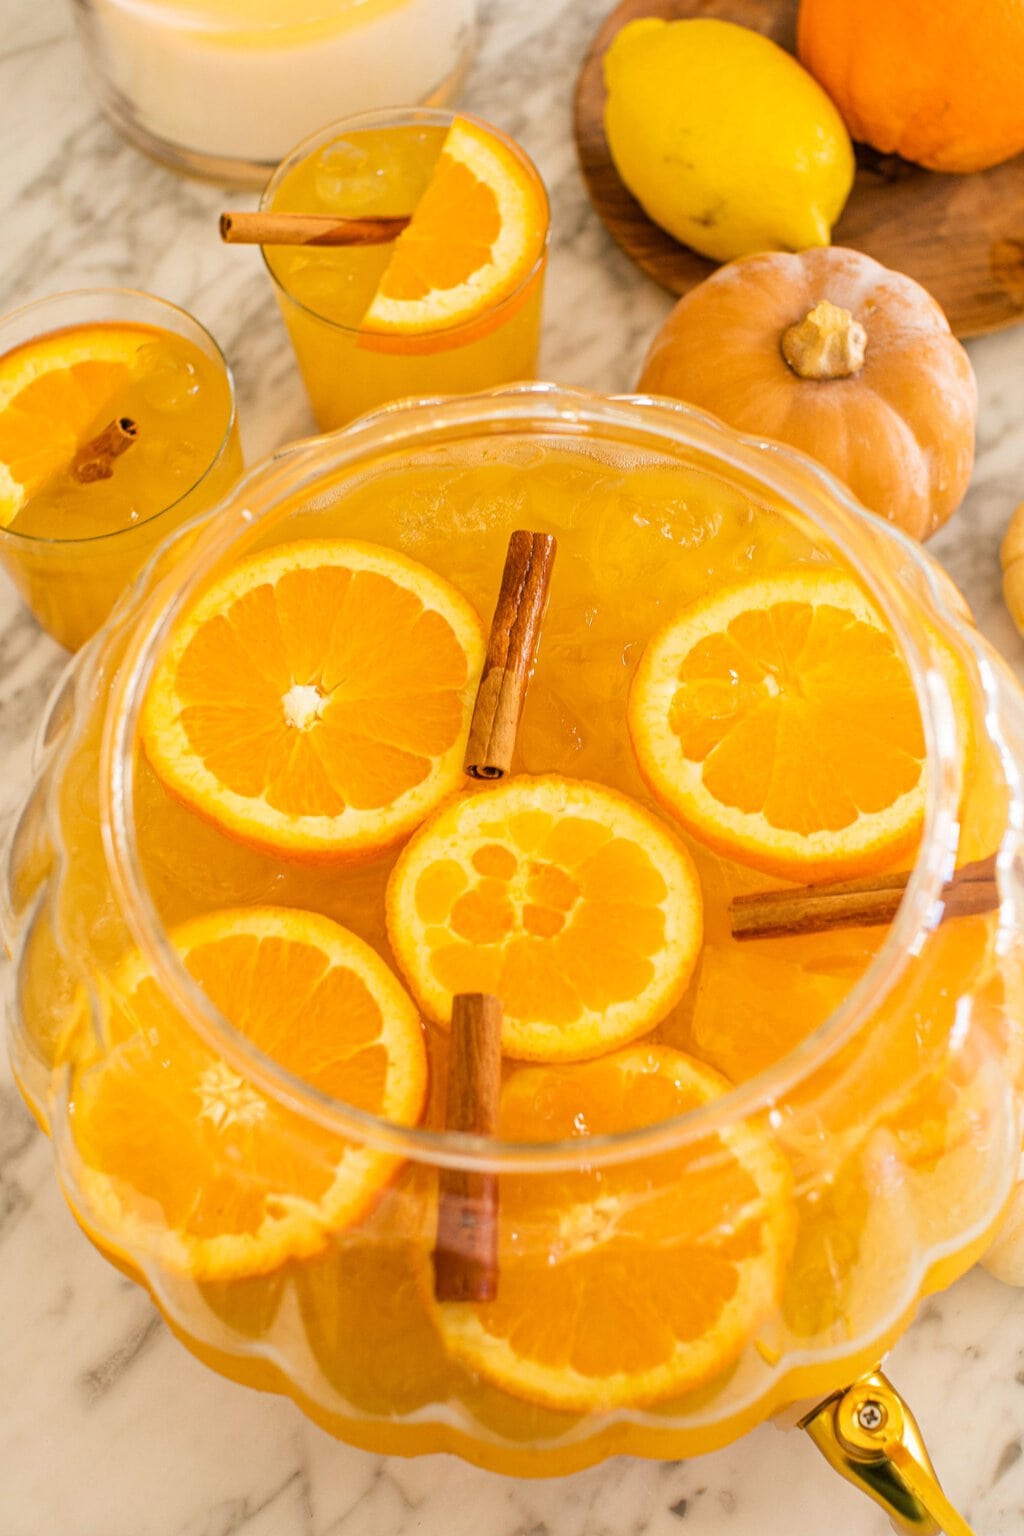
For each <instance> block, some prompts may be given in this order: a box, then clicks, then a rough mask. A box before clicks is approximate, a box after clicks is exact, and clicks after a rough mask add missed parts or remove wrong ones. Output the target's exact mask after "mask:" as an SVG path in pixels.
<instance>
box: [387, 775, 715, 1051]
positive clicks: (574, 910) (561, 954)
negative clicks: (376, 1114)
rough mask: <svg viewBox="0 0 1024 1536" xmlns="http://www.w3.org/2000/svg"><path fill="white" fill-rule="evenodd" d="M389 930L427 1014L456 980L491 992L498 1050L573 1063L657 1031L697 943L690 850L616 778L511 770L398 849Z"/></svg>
mask: <svg viewBox="0 0 1024 1536" xmlns="http://www.w3.org/2000/svg"><path fill="white" fill-rule="evenodd" d="M387 921H388V936H389V938H390V941H391V947H392V950H393V952H394V954H395V958H396V959H397V961H398V964H399V966H400V967H401V970H402V972H403V974H404V976H405V978H406V980H407V982H408V984H409V987H410V989H411V990H412V992H413V995H414V996H415V997H416V999H417V1001H418V1002H419V1004H420V1007H421V1008H422V1009H423V1011H424V1012H425V1013H426V1014H427V1015H428V1016H429V1017H430V1018H431V1019H433V1020H434V1021H435V1022H436V1023H438V1024H441V1025H446V1024H447V1023H448V1021H449V1020H450V1018H451V1011H452V1001H453V998H454V996H455V994H456V993H460V992H490V993H493V994H495V995H496V996H497V997H500V998H501V1001H502V1008H503V1015H504V1019H503V1025H502V1049H503V1051H504V1052H505V1054H506V1055H508V1056H515V1057H519V1058H521V1059H528V1060H546V1061H576V1060H580V1059H582V1058H585V1057H590V1056H597V1055H600V1054H601V1053H602V1052H604V1051H609V1050H612V1049H613V1048H614V1047H615V1046H617V1045H622V1044H624V1043H625V1042H626V1041H628V1040H635V1039H636V1038H637V1037H638V1036H639V1035H642V1034H645V1033H646V1032H647V1031H648V1030H651V1029H653V1028H654V1026H655V1025H656V1024H657V1023H658V1021H659V1020H660V1019H662V1018H663V1017H664V1016H665V1014H666V1013H668V1012H669V1010H670V1009H671V1008H672V1007H673V1006H674V1005H675V1004H676V1003H677V1002H678V1001H679V999H680V997H681V996H682V994H683V992H684V991H685V989H686V986H687V984H688V982H689V980H690V976H691V974H692V971H693V968H694V965H695V964H696V961H697V956H698V953H699V950H700V943H701V934H702V901H701V892H700V884H699V881H698V879H697V873H696V870H695V869H694V866H693V861H692V860H691V858H690V856H689V854H688V853H687V851H686V849H685V848H684V847H683V845H682V843H680V842H679V840H678V839H677V838H676V837H675V835H674V834H673V833H672V832H671V831H670V830H669V829H668V827H666V826H665V825H664V823H663V822H661V821H660V820H659V819H658V818H657V817H656V816H652V815H651V814H650V812H649V811H646V810H644V809H643V807H641V806H639V805H637V804H636V802H635V801H632V800H630V799H628V798H627V797H626V796H625V795H621V794H618V793H617V792H616V791H614V790H610V789H606V788H604V787H603V786H602V785H599V784H589V783H586V782H584V781H582V780H578V779H567V778H562V777H560V776H558V775H556V774H550V775H543V776H540V777H536V778H534V777H531V776H530V775H527V774H521V775H516V776H515V777H513V778H510V779H506V780H505V781H504V782H503V783H501V784H498V785H496V786H495V787H494V788H493V789H489V790H482V791H480V792H479V793H477V794H470V795H466V796H463V797H462V798H460V799H457V800H455V801H453V802H451V803H450V804H448V805H446V806H443V807H442V808H441V809H440V810H439V811H438V812H437V813H436V814H435V815H434V816H433V817H431V819H430V820H429V821H428V822H427V823H426V824H425V825H424V826H423V827H422V828H421V829H420V830H419V832H418V833H417V834H416V835H415V836H414V837H413V838H412V839H411V841H410V842H409V843H408V845H407V846H406V847H405V849H403V851H402V853H401V855H400V857H399V860H398V863H397V864H396V865H395V868H394V870H393V872H392V875H391V878H390V880H389V882H388V889H387Z"/></svg>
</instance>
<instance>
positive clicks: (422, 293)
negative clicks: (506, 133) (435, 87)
mask: <svg viewBox="0 0 1024 1536" xmlns="http://www.w3.org/2000/svg"><path fill="white" fill-rule="evenodd" d="M547 227H548V209H547V199H546V197H545V195H544V189H543V186H542V184H541V182H540V180H539V178H538V176H537V175H536V173H535V172H534V171H533V169H532V167H531V166H530V165H529V163H528V162H527V161H525V160H524V159H523V157H522V156H521V155H519V154H517V153H516V151H515V149H514V148H513V147H512V146H511V145H509V144H507V143H505V142H504V141H503V140H502V139H500V138H498V137H497V136H496V135H495V134H493V133H490V132H488V130H487V129H486V128H484V127H483V126H482V124H480V123H474V122H471V121H470V120H469V119H468V118H463V117H459V118H456V119H455V121H454V122H453V123H452V125H451V127H450V128H449V130H448V133H447V134H446V136H445V141H444V145H443V147H442V149H441V154H440V157H439V159H438V162H437V166H436V168H435V170H434V174H433V176H432V178H431V180H430V182H429V184H428V186H427V189H426V191H425V192H424V194H423V196H422V197H421V199H420V201H419V203H418V205H417V207H416V209H415V212H414V213H413V216H412V221H411V222H410V224H409V226H408V228H406V229H405V230H403V232H402V233H401V235H399V237H398V239H397V240H396V241H395V247H394V250H393V252H392V255H391V260H390V261H389V262H388V265H387V267H386V268H385V270H384V274H383V276H382V277H381V280H380V283H379V284H378V286H377V291H376V293H375V294H374V296H373V299H372V300H371V302H370V306H369V308H368V309H367V311H366V314H365V316H364V318H363V325H362V329H363V333H364V337H368V338H369V339H370V344H373V339H375V338H396V339H397V338H403V337H404V338H409V337H421V338H422V337H423V336H424V335H425V334H427V333H430V332H435V331H444V330H450V329H451V328H452V327H453V326H461V325H463V324H465V323H467V322H469V321H472V320H475V319H477V318H478V317H480V316H482V315H483V314H484V313H485V312H486V311H488V310H492V309H494V308H495V307H496V306H497V305H499V304H502V303H503V301H504V300H506V299H508V298H509V297H510V296H511V295H512V294H513V293H515V291H516V290H517V289H518V288H519V287H520V285H521V284H522V283H523V282H524V280H525V279H526V278H527V277H528V275H529V274H530V272H531V270H532V269H533V268H534V267H535V266H536V265H537V262H538V260H539V258H540V256H541V254H542V252H543V249H544V242H545V239H546V238H547ZM442 344H443V343H442Z"/></svg>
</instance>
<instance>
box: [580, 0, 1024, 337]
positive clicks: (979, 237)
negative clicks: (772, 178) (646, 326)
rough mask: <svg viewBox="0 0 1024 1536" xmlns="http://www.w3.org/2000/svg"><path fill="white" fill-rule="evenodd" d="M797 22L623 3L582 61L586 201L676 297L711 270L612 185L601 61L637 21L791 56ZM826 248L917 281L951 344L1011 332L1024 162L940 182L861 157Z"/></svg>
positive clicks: (1018, 278) (1017, 304) (768, 6)
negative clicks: (713, 32)
mask: <svg viewBox="0 0 1024 1536" xmlns="http://www.w3.org/2000/svg"><path fill="white" fill-rule="evenodd" d="M796 13H797V0H622V3H621V4H620V5H617V6H616V8H615V10H614V11H612V13H611V15H610V16H609V17H608V19H607V20H606V21H605V23H604V25H603V26H602V27H601V29H600V31H599V32H598V33H597V36H596V37H595V38H594V41H593V43H592V45H591V48H590V52H589V53H588V54H587V57H586V59H585V60H584V63H583V68H582V70H581V71H580V76H579V80H578V82H577V87H576V108H575V133H576V148H577V150H578V153H579V158H580V165H581V166H582V169H583V176H584V179H585V181H586V184H587V190H588V191H589V193H590V198H591V201H592V202H593V204H594V207H595V208H596V210H597V212H598V214H599V216H600V218H601V219H602V221H603V222H604V224H605V226H606V228H607V229H608V231H609V233H610V234H611V235H612V236H613V238H614V239H615V240H616V241H617V242H618V244H619V245H620V246H621V247H622V249H623V250H624V251H625V252H626V254H627V255H628V256H630V257H632V259H633V260H634V261H635V262H636V263H637V265H638V266H639V267H641V268H642V270H643V271H644V272H646V273H647V274H648V275H649V276H650V277H653V278H654V279H655V281H656V282H658V283H660V284H661V285H662V287H663V288H668V289H669V290H670V292H672V293H678V294H683V293H686V292H688V291H689V289H691V288H692V287H694V285H695V284H697V283H699V282H701V281H702V280H703V279H704V278H705V277H707V276H708V274H709V273H710V272H712V271H713V270H714V268H715V263H714V262H711V261H707V260H705V258H704V257H703V256H698V255H697V253H696V252H695V251H692V250H690V249H689V247H688V246H685V245H680V244H679V242H678V241H677V240H674V239H673V238H672V236H671V235H669V234H666V232H665V231H664V230H663V229H659V228H658V226H657V225H656V224H654V223H652V222H651V220H650V219H649V218H648V217H647V215H646V214H645V213H644V211H643V209H642V208H641V207H640V204H639V203H638V202H637V201H636V199H635V198H634V197H633V196H632V195H631V194H630V193H629V192H628V191H627V190H626V188H625V186H624V185H623V183H622V181H621V180H620V178H619V174H618V172H617V171H616V169H615V166H614V165H613V164H612V158H611V155H610V153H609V150H608V141H607V140H606V138H605V136H604V101H605V89H604V72H603V61H604V54H605V51H606V49H607V48H608V46H609V44H610V43H611V40H612V38H613V37H614V36H615V34H616V32H618V31H619V29H620V27H623V26H625V24H626V22H627V21H633V20H634V19H635V18H636V17H638V16H661V17H664V18H666V19H668V20H674V19H677V18H679V17H684V16H714V17H717V18H719V19H720V20H722V21H734V22H738V23H739V24H740V25H741V26H746V27H752V28H754V29H755V30H756V31H758V32H763V33H765V34H766V36H768V37H770V38H772V39H773V40H774V41H775V42H777V43H779V44H781V46H782V47H784V48H788V49H789V50H790V52H795V51H796ZM832 239H833V243H834V244H835V245H847V246H853V247H854V249H855V250H858V251H865V252H867V254H868V255H869V256H874V257H875V259H876V260H877V261H880V262H883V263H884V265H885V266H887V267H894V268H896V269H897V270H898V271H901V272H907V273H909V275H910V276H911V277H913V278H916V280H917V281H918V282H919V283H922V284H923V285H924V287H925V288H927V289H928V291H929V292H930V293H932V294H934V296H935V297H936V298H937V299H938V301H939V303H940V304H941V305H942V307H943V309H944V310H945V311H946V314H947V316H948V317H949V323H950V325H951V326H952V328H953V330H954V331H955V332H956V334H957V335H958V336H980V335H982V334H983V333H984V332H986V331H997V330H1000V329H1002V327H1004V326H1007V325H1016V324H1017V323H1018V322H1019V321H1021V320H1024V155H1018V157H1017V158H1016V159H1015V160H1008V161H1007V162H1006V163H1005V164H1004V165H997V166H995V167H994V168H993V169H992V170H990V171H977V172H975V173H974V174H973V175H970V176H944V175H939V174H937V173H936V172H934V171H925V170H922V169H921V167H920V166H916V165H911V164H910V163H909V161H906V160H901V159H899V157H898V156H896V155H879V154H878V153H876V151H874V150H873V149H870V148H868V147H867V146H866V145H858V146H857V177H856V181H855V183H854V187H853V191H852V193H851V194H850V200H849V202H848V203H847V205H846V208H845V210H844V212H843V216H842V218H841V219H840V220H839V223H838V224H837V225H836V227H835V230H834V231H833V236H832Z"/></svg>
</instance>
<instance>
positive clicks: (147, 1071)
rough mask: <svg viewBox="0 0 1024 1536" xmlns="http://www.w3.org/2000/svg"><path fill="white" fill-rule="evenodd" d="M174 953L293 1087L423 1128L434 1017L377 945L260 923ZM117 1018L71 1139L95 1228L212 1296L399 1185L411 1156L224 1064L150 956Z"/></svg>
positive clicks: (292, 914) (122, 974)
mask: <svg viewBox="0 0 1024 1536" xmlns="http://www.w3.org/2000/svg"><path fill="white" fill-rule="evenodd" d="M170 942H171V944H172V946H173V948H174V950H175V952H176V954H177V956H178V958H179V959H180V960H181V961H182V962H183V964H184V966H185V969H186V970H187V971H188V973H189V974H190V975H191V976H192V977H193V979H194V980H195V981H196V982H197V983H198V985H199V987H200V988H201V990H202V991H203V992H204V993H205V994H206V996H207V997H208V998H209V1000H210V1003H211V1004H212V1006H213V1007H214V1008H215V1009H217V1010H219V1012H220V1013H221V1015H222V1016H223V1017H224V1018H225V1019H226V1020H227V1021H228V1024H229V1025H232V1026H233V1027H234V1029H235V1030H237V1031H238V1033H239V1034H240V1035H242V1036H244V1038H245V1040H247V1041H248V1042H249V1043H250V1044H252V1045H254V1046H256V1047H257V1048H258V1049H259V1050H260V1051H262V1052H264V1053H265V1054H266V1055H267V1056H268V1057H271V1058H273V1060H274V1061H275V1062H276V1063H277V1065H278V1066H279V1067H280V1068H283V1069H284V1071H285V1072H288V1073H291V1074H292V1075H293V1076H294V1077H297V1078H300V1079H302V1081H303V1082H304V1083H306V1084H308V1085H309V1086H310V1087H311V1088H313V1089H315V1090H316V1091H317V1092H318V1093H321V1094H325V1095H329V1096H331V1097H332V1098H335V1099H341V1100H343V1101H345V1102H346V1103H348V1104H352V1105H354V1106H355V1107H356V1108H357V1109H360V1110H364V1111H366V1112H367V1113H371V1114H375V1115H379V1116H381V1117H383V1118H385V1119H387V1120H389V1121H391V1122H394V1123H397V1124H399V1125H413V1124H415V1123H416V1122H417V1121H418V1120H419V1118H420V1115H421V1113H422V1109H423V1104H424V1099H425V1095H426V1085H427V1061H426V1048H425V1045H424V1041H423V1031H422V1027H421V1025H420V1021H419V1016H418V1014H417V1011H416V1009H415V1007H414V1006H413V1004H412V1002H411V1000H410V998H409V997H408V995H407V994H406V993H405V991H404V990H403V988H402V987H401V985H400V984H399V982H398V981H397V980H396V979H395V977H394V976H393V974H392V973H391V971H390V970H389V969H388V967H387V966H386V965H385V964H384V962H383V961H382V960H381V959H380V957H379V956H378V955H377V954H376V953H375V952H374V951H373V950H372V949H371V948H370V947H369V945H367V944H364V943H363V941H362V940H361V939H359V938H357V937H356V936H355V935H354V934H352V933H349V932H348V930H347V929H345V928H342V927H340V926H339V925H338V924H337V923H334V922H331V920H330V919H329V918H326V917H321V916H320V915H319V914H317V913H311V912H302V911H297V910H295V909H292V908H284V907H245V908H235V909H229V910H224V911H219V912H212V913H209V914H207V915H205V916H203V917H198V918H195V919H193V920H192V921H190V922H187V923H185V924H183V925H182V926H181V927H180V928H177V929H175V930H173V931H172V933H171V934H170ZM105 1009H106V1016H105V1018H104V1020H103V1023H104V1031H105V1034H106V1037H107V1038H106V1041H105V1045H104V1048H103V1050H102V1051H99V1050H96V1051H95V1052H94V1053H93V1054H94V1058H95V1059H90V1058H89V1056H88V1055H85V1057H84V1060H83V1062H82V1065H81V1068H80V1070H79V1071H78V1073H77V1075H76V1079H75V1084H74V1088H73V1092H72V1101H71V1105H70V1110H71V1118H70V1124H71V1126H72V1128H73V1130H72V1134H73V1138H74V1147H75V1152H76V1154H77V1157H76V1164H77V1166H76V1167H75V1170H74V1172H75V1177H76V1181H77V1183H78V1185H79V1187H80V1190H81V1193H82V1195H83V1197H84V1200H85V1211H84V1213H83V1215H84V1219H85V1220H86V1222H87V1223H88V1224H89V1225H90V1226H92V1225H93V1223H95V1222H98V1223H99V1224H100V1227H101V1229H102V1230H103V1231H105V1232H106V1233H109V1234H111V1238H112V1240H113V1241H114V1242H115V1243H117V1245H118V1246H119V1247H122V1248H124V1249H126V1250H127V1251H128V1252H130V1253H139V1252H142V1253H148V1254H151V1255H152V1256H154V1257H156V1258H157V1259H159V1260H160V1261H161V1262H162V1263H163V1264H164V1265H165V1266H167V1267H169V1268H171V1269H174V1270H176V1271H178V1272H183V1273H187V1274H190V1275H192V1276H193V1277H194V1278H196V1279H203V1280H215V1279H228V1278H237V1277H240V1276H243V1275H252V1274H260V1273H265V1272H266V1271H268V1270H270V1269H273V1268H274V1267H275V1266H276V1265H277V1264H279V1263H281V1262H282V1261H283V1260H284V1259H286V1258H291V1257H301V1256H305V1255H309V1254H312V1253H316V1252H319V1251H320V1250H321V1249H322V1248H323V1246H324V1244H325V1243H326V1241H327V1237H328V1234H329V1233H331V1232H336V1231H338V1230H339V1229H342V1228H345V1227H347V1226H349V1225H351V1224H352V1223H353V1222H355V1221H358V1220H359V1219H360V1218H361V1217H362V1216H363V1215H365V1213H366V1212H367V1211H368V1210H369V1209H370V1207H371V1206H372V1205H373V1203H374V1201H375V1200H376V1198H377V1197H378V1196H379V1194H380V1192H381V1190H382V1188H383V1187H384V1185H385V1184H386V1183H387V1182H388V1180H389V1179H390V1178H391V1176H392V1174H393V1172H394V1169H395V1159H394V1157H392V1156H388V1155H386V1154H384V1153H381V1152H377V1151H374V1150H373V1149H372V1148H370V1147H367V1146H365V1145H357V1144H355V1143H353V1142H349V1141H345V1140H344V1139H343V1138H341V1137H340V1136H337V1135H334V1134H332V1133H331V1132H329V1131H327V1130H325V1129H321V1128H320V1127H319V1126H318V1125H317V1124H316V1123H315V1122H314V1121H312V1120H311V1119H308V1118H306V1117H304V1116H303V1115H301V1114H299V1113H296V1112H295V1111H293V1110H290V1109H288V1108H286V1107H285V1105H284V1103H282V1102H279V1101H278V1100H277V1099H273V1098H270V1097H268V1096H267V1095H266V1094H264V1093H263V1092H262V1091H261V1090H260V1088H259V1087H258V1086H257V1085H256V1084H255V1083H254V1082H251V1081H249V1080H247V1079H246V1077H245V1076H244V1075H243V1074H242V1072H240V1071H239V1070H238V1069H237V1068H236V1067H235V1066H234V1065H232V1064H230V1063H229V1062H228V1061H226V1060H223V1059H222V1058H220V1057H219V1056H218V1055H217V1054H216V1053H215V1052H213V1051H211V1050H210V1049H209V1048H208V1047H207V1046H206V1045H205V1043H204V1042H203V1040H202V1039H201V1037H200V1036H199V1035H198V1034H197V1033H196V1032H195V1031H194V1030H192V1029H191V1028H190V1026H189V1025H188V1024H187V1023H186V1022H185V1021H184V1020H183V1019H182V1018H181V1017H180V1016H179V1015H178V1014H177V1013H176V1011H175V1010H174V1009H173V1008H172V1007H171V1005H170V1003H169V1002H168V1001H167V999H166V997H165V996H164V995H163V993H162V992H161V990H160V989H159V987H158V985H157V982H156V981H155V979H154V978H153V976H152V974H151V972H150V970H149V968H148V966H147V964H146V961H145V959H144V958H143V957H142V955H141V954H139V953H132V954H130V955H128V956H127V957H126V958H125V959H124V960H123V961H122V962H121V963H120V965H119V966H118V967H117V968H116V970H115V971H114V972H113V974H112V975H111V976H110V978H109V986H108V987H107V988H106V989H105ZM101 1240H102V1239H101Z"/></svg>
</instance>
